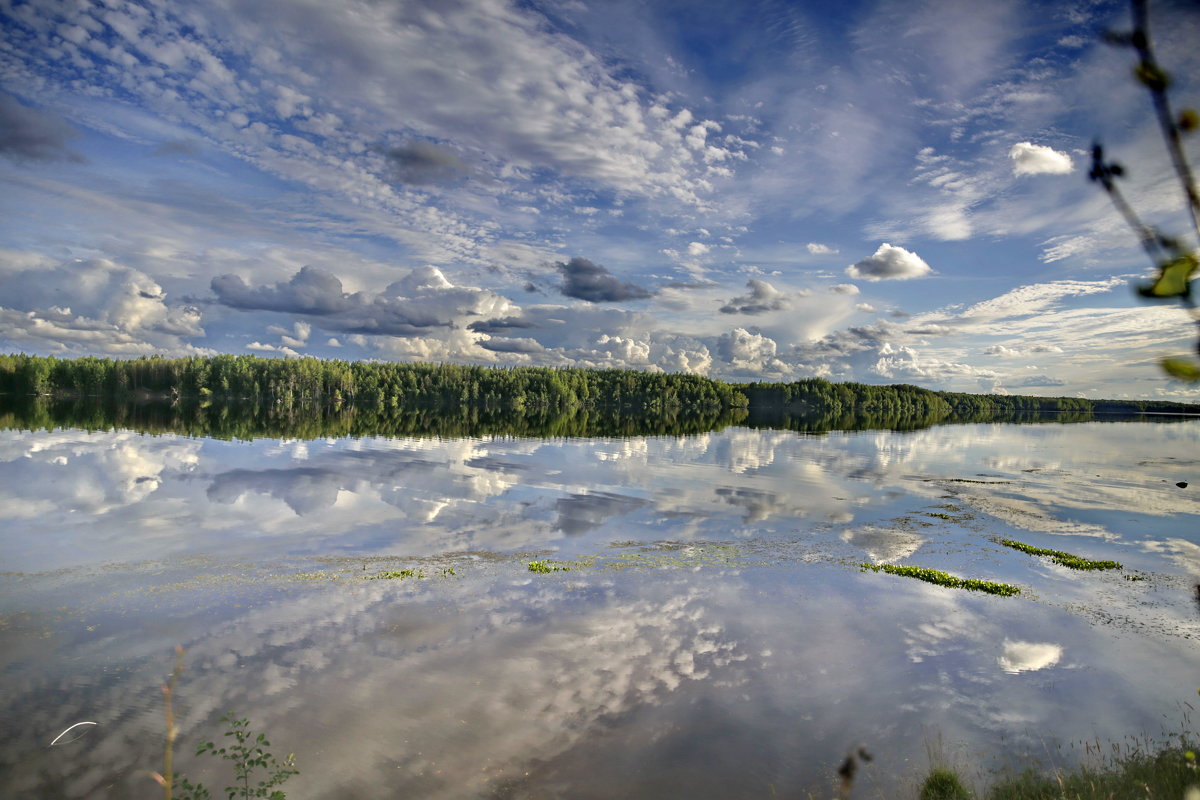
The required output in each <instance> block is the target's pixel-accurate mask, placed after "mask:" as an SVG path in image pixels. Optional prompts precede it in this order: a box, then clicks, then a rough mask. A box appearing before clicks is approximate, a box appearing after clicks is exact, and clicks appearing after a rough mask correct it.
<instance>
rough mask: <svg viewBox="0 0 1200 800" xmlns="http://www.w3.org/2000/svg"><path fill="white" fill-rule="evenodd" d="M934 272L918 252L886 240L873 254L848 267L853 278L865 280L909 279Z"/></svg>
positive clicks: (848, 271)
mask: <svg viewBox="0 0 1200 800" xmlns="http://www.w3.org/2000/svg"><path fill="white" fill-rule="evenodd" d="M932 272H933V269H932V268H930V266H929V265H928V264H926V263H925V261H924V260H923V259H922V258H921V257H920V256H918V255H917V254H916V253H913V252H910V251H908V250H905V249H904V248H903V247H896V246H894V245H890V244H887V243H886V242H885V243H883V244H881V245H879V249H878V250H876V251H875V252H874V254H872V255H871V256H869V257H867V258H864V259H863V260H862V261H859V262H858V263H857V264H851V265H850V266H849V267H847V268H846V274H847V275H849V276H850V277H851V278H856V279H859V280H864V281H883V280H908V279H909V278H920V277H924V276H925V275H929V274H930V273H932Z"/></svg>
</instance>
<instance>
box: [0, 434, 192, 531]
mask: <svg viewBox="0 0 1200 800" xmlns="http://www.w3.org/2000/svg"><path fill="white" fill-rule="evenodd" d="M200 450H201V445H200V443H199V442H198V441H196V440H191V439H176V438H173V437H166V438H152V437H144V436H140V435H138V434H135V433H112V434H94V435H90V436H89V435H86V434H82V433H81V432H79V431H56V432H54V433H29V434H24V433H18V432H11V431H4V432H0V487H2V488H0V516H3V517H10V518H12V517H25V516H28V515H29V513H30V512H31V511H36V513H39V514H41V513H47V512H49V511H51V510H52V509H57V510H61V511H64V512H66V511H75V512H78V513H85V514H107V513H108V512H110V511H112V510H113V509H116V508H121V507H123V506H127V505H131V504H134V503H138V502H141V501H143V500H145V499H146V498H147V497H149V496H150V495H151V494H152V493H154V492H155V490H157V489H158V488H159V486H160V485H161V484H162V481H163V480H164V473H176V474H178V473H186V472H190V471H191V470H193V469H195V466H196V464H197V462H198V460H199V452H200Z"/></svg>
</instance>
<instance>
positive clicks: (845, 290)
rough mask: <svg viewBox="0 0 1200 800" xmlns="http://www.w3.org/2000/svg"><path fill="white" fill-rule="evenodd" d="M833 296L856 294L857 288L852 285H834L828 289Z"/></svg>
mask: <svg viewBox="0 0 1200 800" xmlns="http://www.w3.org/2000/svg"><path fill="white" fill-rule="evenodd" d="M829 291H831V292H833V293H834V294H858V287H857V286H855V285H854V284H853V283H835V284H834V285H833V286H830V287H829Z"/></svg>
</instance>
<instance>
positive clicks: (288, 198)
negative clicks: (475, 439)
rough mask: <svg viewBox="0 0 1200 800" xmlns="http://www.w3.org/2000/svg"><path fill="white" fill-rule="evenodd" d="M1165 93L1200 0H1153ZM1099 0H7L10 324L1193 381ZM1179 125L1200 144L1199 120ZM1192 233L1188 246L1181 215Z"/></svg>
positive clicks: (92, 346) (951, 386) (521, 355)
mask: <svg viewBox="0 0 1200 800" xmlns="http://www.w3.org/2000/svg"><path fill="white" fill-rule="evenodd" d="M1151 25H1152V34H1153V38H1154V42H1155V46H1156V48H1157V49H1158V51H1159V56H1160V60H1161V61H1162V62H1163V64H1164V65H1165V66H1166V67H1167V69H1168V70H1169V71H1170V72H1171V74H1172V76H1173V78H1174V80H1175V83H1174V86H1173V88H1172V92H1173V99H1174V102H1175V103H1176V104H1177V106H1178V107H1185V106H1188V105H1192V106H1195V105H1196V104H1197V103H1198V102H1200V100H1197V82H1196V80H1195V78H1194V76H1196V75H1198V74H1200V52H1197V51H1196V49H1195V47H1194V44H1195V42H1196V41H1200V6H1198V5H1197V4H1195V3H1194V2H1188V0H1177V2H1174V3H1168V2H1163V3H1154V4H1153V7H1152V18H1151ZM1128 27H1129V15H1128V8H1127V6H1126V5H1125V4H1124V3H1123V2H1109V1H1108V0H1097V1H1096V2H1092V1H1090V0H1078V2H1068V1H1064V2H1023V1H1022V0H987V1H986V2H984V1H983V0H979V2H974V0H971V1H970V2H964V0H925V1H919V0H864V1H862V2H856V1H854V0H850V1H848V2H800V1H797V0H794V1H793V2H786V1H785V0H745V1H744V2H737V3H728V2H717V1H716V0H686V1H685V0H603V1H601V0H593V1H592V2H583V1H581V0H563V1H562V2H552V1H549V0H545V1H544V0H525V2H516V3H512V2H504V0H415V1H414V2H385V1H383V0H321V1H320V2H317V1H316V0H287V1H286V2H285V1H284V0H190V1H189V2H187V3H180V2H170V1H169V0H146V1H145V2H140V3H133V2H124V0H104V1H103V2H99V1H97V2H89V0H35V2H14V0H0V350H3V351H6V352H26V353H39V354H47V355H49V354H53V355H58V356H68V357H69V356H78V355H102V356H111V357H136V356H138V355H144V354H145V355H149V354H163V355H170V356H183V355H190V354H213V353H247V354H257V355H264V356H278V357H296V356H317V357H321V358H342V359H378V360H385V361H433V362H453V363H468V364H490V365H533V366H581V367H615V368H629V369H638V370H650V371H666V372H691V373H698V374H704V375H709V376H711V377H714V378H720V379H724V380H731V381H746V380H771V381H789V380H797V379H800V378H806V377H822V378H827V379H830V380H838V381H840V380H853V381H860V382H864V383H883V384H888V383H913V384H917V385H920V386H926V387H929V388H933V389H942V390H952V391H967V392H999V393H1012V394H1037V395H1054V396H1058V395H1067V396H1071V395H1083V396H1089V397H1114V398H1124V397H1135V398H1147V399H1183V400H1198V401H1200V390H1198V389H1197V388H1196V387H1195V386H1188V385H1185V384H1181V383H1178V382H1175V381H1172V380H1171V379H1169V378H1168V377H1167V376H1166V375H1164V373H1163V372H1162V371H1161V369H1160V368H1159V366H1158V360H1159V359H1160V358H1161V357H1163V356H1167V355H1180V354H1186V353H1188V352H1189V351H1191V350H1192V349H1193V347H1194V342H1193V341H1192V340H1193V338H1194V336H1193V334H1194V325H1192V324H1191V323H1190V321H1189V318H1188V317H1187V316H1186V314H1185V313H1184V312H1183V311H1182V310H1181V309H1180V308H1179V306H1178V305H1172V304H1169V303H1168V304H1162V305H1153V304H1146V303H1143V302H1142V301H1140V300H1139V299H1138V298H1137V297H1136V296H1135V295H1134V292H1133V290H1132V288H1131V286H1132V284H1133V282H1135V281H1136V280H1138V279H1139V278H1143V277H1144V276H1146V275H1147V274H1149V272H1150V271H1151V267H1150V264H1149V262H1148V261H1147V260H1146V258H1145V256H1144V255H1143V254H1142V253H1141V251H1140V249H1139V248H1138V246H1137V241H1136V239H1135V237H1134V236H1133V234H1132V233H1131V232H1130V230H1129V229H1128V227H1126V226H1124V224H1123V223H1122V221H1121V220H1120V218H1119V217H1118V216H1117V215H1116V214H1115V212H1114V211H1113V210H1112V208H1111V207H1110V204H1109V202H1108V200H1107V198H1106V197H1105V196H1104V194H1103V192H1101V191H1100V190H1099V189H1098V188H1097V187H1096V186H1095V185H1094V184H1090V183H1089V181H1088V180H1087V173H1088V169H1089V166H1090V163H1089V159H1090V156H1089V152H1090V148H1091V145H1092V142H1093V141H1094V140H1097V139H1099V140H1101V141H1103V142H1104V144H1105V147H1106V150H1107V152H1108V153H1109V154H1111V156H1112V157H1114V158H1116V159H1117V160H1119V161H1120V162H1121V163H1122V164H1123V165H1124V166H1125V167H1126V171H1127V174H1128V178H1127V179H1126V180H1125V182H1124V185H1123V188H1124V190H1125V192H1126V193H1127V196H1128V197H1129V199H1130V200H1131V202H1132V204H1133V205H1134V206H1135V207H1136V208H1137V209H1138V211H1139V212H1140V213H1142V214H1143V215H1144V216H1145V218H1146V219H1147V220H1148V221H1150V222H1152V223H1154V224H1156V225H1158V226H1160V227H1161V228H1162V229H1163V230H1165V231H1167V232H1174V233H1180V234H1182V233H1183V232H1185V231H1186V230H1187V227H1186V223H1185V220H1184V218H1183V216H1182V209H1183V205H1182V200H1181V193H1180V191H1179V189H1178V186H1177V185H1176V184H1175V183H1174V182H1173V175H1172V173H1171V171H1170V167H1169V163H1168V161H1167V159H1166V156H1165V154H1164V152H1163V148H1162V144H1161V139H1160V137H1159V136H1158V133H1157V129H1156V128H1155V126H1154V121H1153V118H1152V115H1151V112H1150V105H1149V98H1148V96H1147V95H1146V93H1145V91H1144V90H1143V89H1140V88H1139V87H1138V85H1137V84H1136V83H1135V81H1134V80H1133V78H1132V73H1131V66H1132V62H1133V54H1132V52H1130V51H1128V50H1122V49H1118V48H1115V47H1113V46H1110V45H1106V44H1104V43H1103V42H1102V41H1101V40H1100V35H1101V33H1102V32H1103V31H1104V30H1106V29H1121V28H1128ZM1189 147H1190V150H1189V152H1190V154H1191V156H1192V157H1193V158H1196V155H1197V154H1198V153H1200V146H1198V145H1197V142H1196V141H1195V140H1192V141H1191V142H1190V143H1189ZM1193 244H1194V243H1193Z"/></svg>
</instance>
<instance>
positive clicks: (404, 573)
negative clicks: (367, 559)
mask: <svg viewBox="0 0 1200 800" xmlns="http://www.w3.org/2000/svg"><path fill="white" fill-rule="evenodd" d="M424 577H425V570H423V569H421V568H419V567H417V568H414V569H389V570H384V571H383V572H377V573H375V574H374V575H368V576H367V580H369V581H384V580H405V579H406V578H424Z"/></svg>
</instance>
